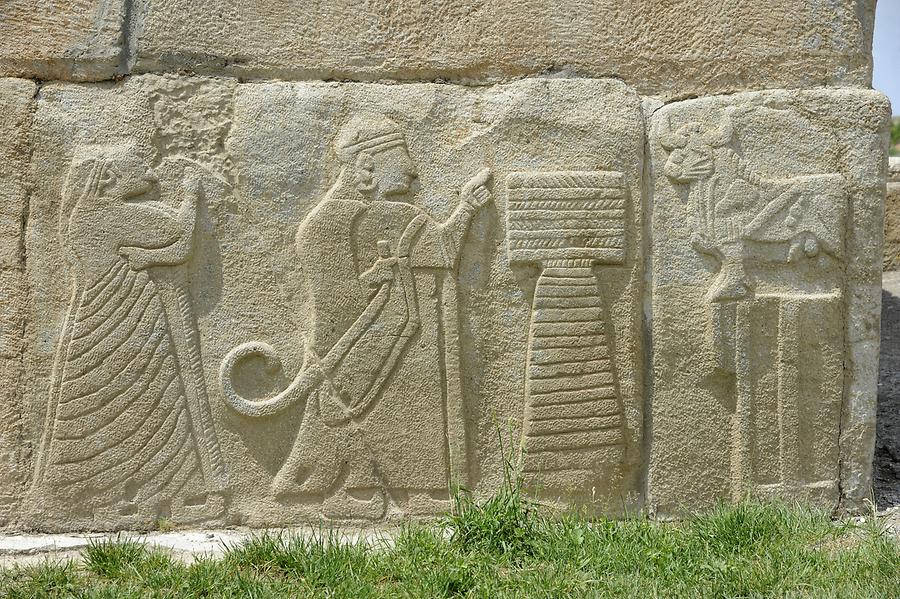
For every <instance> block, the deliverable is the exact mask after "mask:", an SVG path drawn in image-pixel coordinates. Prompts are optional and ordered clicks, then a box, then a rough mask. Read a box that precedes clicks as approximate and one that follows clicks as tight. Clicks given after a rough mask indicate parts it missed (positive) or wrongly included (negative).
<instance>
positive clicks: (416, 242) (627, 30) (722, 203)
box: [0, 0, 900, 530]
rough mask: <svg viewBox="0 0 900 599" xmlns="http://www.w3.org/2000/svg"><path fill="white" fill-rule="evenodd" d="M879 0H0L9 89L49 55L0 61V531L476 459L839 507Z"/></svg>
mask: <svg viewBox="0 0 900 599" xmlns="http://www.w3.org/2000/svg"><path fill="white" fill-rule="evenodd" d="M873 20H874V1H873V0H813V1H803V2H801V1H800V0H777V1H775V2H771V1H767V2H762V1H761V0H753V1H751V2H721V1H716V2H713V1H706V0H702V1H700V2H697V1H696V0H695V1H693V2H686V1H682V0H678V1H675V2H664V3H661V2H655V1H651V0H628V1H622V0H591V1H590V2H583V1H577V2H568V1H566V2H556V3H546V2H532V1H527V2H524V3H518V4H513V3H509V2H497V1H494V2H470V1H469V0H454V1H453V2H432V3H421V2H419V3H411V2H405V1H403V2H400V1H394V0H392V1H390V2H363V3H359V2H355V3H351V2H346V1H343V0H342V1H339V2H330V3H326V2H318V3H300V2H280V3H279V2H271V1H266V2H254V3H246V2H236V1H231V0H228V1H224V2H188V1H185V0H108V1H107V0H104V1H103V2H91V1H89V0H84V1H78V2H75V3H49V4H48V3H37V2H33V1H28V0H12V1H8V2H4V3H2V5H0V75H17V76H24V77H31V78H35V79H39V80H41V81H30V80H26V79H2V80H0V110H2V114H3V116H4V119H3V121H2V123H0V200H2V204H0V206H2V208H0V289H2V292H3V294H2V298H3V299H2V301H3V303H2V311H0V383H2V388H3V391H2V395H0V526H3V527H6V528H8V529H43V530H76V529H81V530H94V529H128V528H135V527H138V528H142V527H152V526H153V525H154V524H155V523H156V522H157V521H158V520H159V519H165V520H166V521H168V522H174V523H176V524H178V525H191V524H197V525H204V526H213V525H238V524H245V525H248V526H265V525H279V524H281V525H293V524H296V523H298V522H304V521H312V522H321V521H323V520H325V521H329V522H347V521H352V522H357V523H358V522H361V521H382V520H389V519H392V518H397V517H401V516H412V517H417V516H427V515H432V514H435V513H438V512H441V511H444V510H446V509H447V508H448V506H449V491H450V489H451V488H452V487H453V486H455V485H463V486H465V487H466V488H469V489H472V490H473V491H474V492H475V493H476V494H486V493H489V492H491V491H492V490H494V489H496V487H497V486H498V485H499V484H500V482H501V481H502V477H503V474H504V467H505V465H506V462H507V461H510V462H513V463H515V464H516V465H517V466H520V467H521V469H522V471H523V473H524V476H525V482H526V484H527V486H528V489H529V491H530V492H532V493H534V494H535V495H538V496H540V497H541V498H543V499H545V500H547V501H551V502H559V503H563V504H573V503H574V504H578V505H582V506H585V507H586V508H587V509H589V510H591V511H594V512H597V513H604V514H620V513H622V512H623V511H624V510H632V509H640V508H647V509H648V511H650V512H652V513H656V514H659V515H669V514H677V513H680V512H681V511H682V510H683V509H684V508H689V509H694V508H697V507H700V506H703V505H710V504H712V503H713V502H715V501H717V500H719V499H722V498H726V499H737V498H739V497H741V496H742V495H744V494H746V493H758V494H763V495H780V496H787V497H790V498H796V499H805V500H811V501H815V502H819V503H821V504H822V505H824V506H828V507H831V508H845V509H850V510H853V509H857V508H859V507H860V505H861V503H862V502H863V500H864V499H866V498H867V497H869V496H870V493H871V488H872V478H873V472H872V455H873V445H874V444H875V443H876V441H875V420H874V419H875V412H876V395H877V390H876V380H877V374H878V373H877V371H876V369H877V363H878V360H877V355H878V344H879V314H880V301H881V286H880V283H881V280H880V276H881V264H880V261H881V256H882V255H884V256H885V259H884V264H885V266H886V267H888V266H889V263H890V264H893V263H894V261H896V260H898V259H900V258H898V252H900V241H898V240H895V239H894V233H893V229H894V227H893V225H892V223H893V220H895V219H896V217H897V213H898V211H897V210H895V209H894V207H893V204H892V203H891V202H893V200H890V201H889V203H888V211H887V214H888V217H887V224H886V225H885V222H884V221H883V200H884V197H885V179H886V174H885V166H886V164H887V158H886V147H887V137H888V123H889V117H888V114H889V108H888V105H887V101H886V99H885V98H884V97H883V96H881V95H880V94H878V93H876V92H873V91H872V90H870V89H868V86H869V83H870V66H871V60H870V43H871V32H872V25H873ZM281 79H284V80H286V81H279V80H281ZM348 80H356V81H357V82H355V83H352V82H349V81H348ZM513 80H515V81H513ZM379 81H381V83H378V82H379ZM448 82H450V83H448ZM386 83H390V84H386ZM803 88H807V89H803ZM688 98H693V99H688ZM892 189H893V188H892ZM885 226H887V228H888V233H887V236H888V246H887V250H884V248H883V247H882V243H883V231H884V230H885ZM897 229H898V230H900V227H898V228H897ZM889 304H890V302H887V301H886V309H888V308H890V305H889ZM891 326H893V325H889V326H886V329H885V330H886V331H888V332H889V331H890V327H891ZM891 352H893V350H891V349H889V351H888V352H887V353H886V354H885V355H886V356H891V355H893V354H892V353H891ZM884 372H885V370H884V367H882V388H881V392H880V395H879V397H880V404H879V405H880V406H881V408H880V409H882V411H884V410H889V409H890V408H889V406H890V405H891V403H890V401H889V400H890V398H891V397H894V395H895V394H894V391H893V390H892V389H893V386H892V385H893V383H892V382H891V381H888V382H887V383H885V381H886V380H887V379H886V378H885V375H884ZM885 398H888V399H887V400H885ZM886 406H888V407H886ZM892 422H893V420H891V419H890V418H887V419H882V423H881V429H880V433H879V437H878V439H879V441H878V451H879V456H881V457H882V458H884V456H890V455H893V454H892V452H893V451H894V450H893V449H891V448H892V447H894V446H893V445H891V444H890V443H887V444H884V443H882V440H883V439H886V437H885V436H884V435H885V434H888V435H890V434H892V433H890V430H893V429H892V427H893V426H894V425H893V424H892ZM885 431H888V432H887V433H885ZM879 464H880V465H879V471H878V474H877V478H878V483H879V485H880V486H879V488H878V493H879V494H880V495H878V497H881V498H884V497H886V496H887V495H885V494H884V488H885V486H884V484H883V482H884V481H885V480H888V479H890V477H891V476H893V474H892V472H893V471H892V470H891V468H888V469H887V470H885V469H884V468H883V467H882V465H883V464H884V460H883V459H882V461H880V462H879ZM885 477H887V478H885ZM879 501H882V499H879Z"/></svg>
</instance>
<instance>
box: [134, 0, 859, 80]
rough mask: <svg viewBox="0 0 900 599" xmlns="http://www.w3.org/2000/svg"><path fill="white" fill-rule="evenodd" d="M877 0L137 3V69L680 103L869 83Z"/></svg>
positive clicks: (164, 0) (159, 0)
mask: <svg viewBox="0 0 900 599" xmlns="http://www.w3.org/2000/svg"><path fill="white" fill-rule="evenodd" d="M874 12H875V2H874V0H864V1H859V0H836V1H835V0H812V1H809V0H774V1H773V0H752V1H746V0H745V1H742V2H721V1H720V0H699V1H698V0H670V1H667V2H659V1H658V0H626V1H623V0H590V1H583V0H559V1H556V2H545V1H543V0H523V1H518V2H510V1H509V0H488V1H483V0H452V1H447V0H426V1H422V0H389V1H383V0H366V1H358V0H336V1H331V2H302V1H299V0H281V1H271V0H269V1H258V2H244V1H240V0H225V1H216V2H211V1H203V2H198V1H197V0H134V2H133V8H132V23H131V27H130V29H129V31H130V34H129V35H130V39H131V42H132V43H131V45H132V46H133V49H134V52H133V54H132V55H131V57H130V58H131V60H132V61H133V68H134V70H135V71H136V72H153V71H172V70H175V71H182V70H184V71H188V72H193V73H197V74H210V75H219V74H227V75H235V76H238V77H245V78H280V79H298V78H304V79H305V78H312V79H337V80H340V79H349V80H381V79H397V80H418V81H422V80H426V81H427V80H449V81H455V82H464V81H479V82H484V81H496V80H505V79H509V78H510V77H519V76H524V75H533V74H538V73H548V72H549V73H554V72H563V73H569V74H575V75H580V76H588V77H616V78H619V79H622V80H623V81H625V82H626V83H628V84H630V85H632V86H634V87H635V88H636V89H638V91H639V92H641V93H646V94H654V95H661V96H667V97H683V96H686V95H696V94H702V93H711V92H724V91H740V90H743V89H748V88H773V87H802V86H823V85H868V84H869V83H870V80H871V61H870V54H869V53H870V48H871V35H872V27H873V23H874Z"/></svg>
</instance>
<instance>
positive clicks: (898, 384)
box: [874, 272, 900, 509]
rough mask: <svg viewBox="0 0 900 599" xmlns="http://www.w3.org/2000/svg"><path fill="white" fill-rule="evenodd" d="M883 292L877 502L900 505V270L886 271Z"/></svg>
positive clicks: (879, 376)
mask: <svg viewBox="0 0 900 599" xmlns="http://www.w3.org/2000/svg"><path fill="white" fill-rule="evenodd" d="M882 287H883V290H882V294H881V359H880V363H879V369H878V427H877V435H876V442H875V472H874V487H875V504H876V505H877V506H878V508H879V509H886V508H895V509H896V507H897V506H900V272H886V273H884V276H883V281H882Z"/></svg>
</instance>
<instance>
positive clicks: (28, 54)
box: [0, 0, 127, 81]
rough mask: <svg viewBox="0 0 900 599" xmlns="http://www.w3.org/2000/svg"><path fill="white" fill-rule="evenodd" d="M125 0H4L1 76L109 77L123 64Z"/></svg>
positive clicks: (1, 5) (0, 30)
mask: <svg viewBox="0 0 900 599" xmlns="http://www.w3.org/2000/svg"><path fill="white" fill-rule="evenodd" d="M125 6H126V0H4V1H3V2H2V3H0V75H6V76H12V77H32V78H36V79H71V80H76V81H81V80H98V79H109V78H111V77H113V76H114V75H115V74H117V73H119V72H121V69H120V67H122V66H124V65H125V49H124V39H125V38H124V25H125V18H126V12H127V11H126V10H125Z"/></svg>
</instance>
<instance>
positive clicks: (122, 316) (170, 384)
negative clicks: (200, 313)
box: [34, 145, 224, 522]
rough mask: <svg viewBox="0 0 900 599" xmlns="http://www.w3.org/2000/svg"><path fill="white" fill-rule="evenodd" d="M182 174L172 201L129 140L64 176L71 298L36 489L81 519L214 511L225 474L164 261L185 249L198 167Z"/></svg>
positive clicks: (185, 300)
mask: <svg viewBox="0 0 900 599" xmlns="http://www.w3.org/2000/svg"><path fill="white" fill-rule="evenodd" d="M169 166H170V164H169V163H166V164H165V165H164V167H169ZM178 170H183V171H184V172H185V173H187V174H186V175H185V183H184V185H183V187H182V191H181V195H180V198H178V200H179V204H178V208H177V209H176V208H172V207H171V206H170V205H169V203H168V202H167V201H166V198H163V197H161V194H160V182H159V178H158V176H157V173H156V172H155V171H154V170H153V169H151V168H150V167H149V165H148V164H146V162H144V160H143V159H142V158H141V157H140V155H139V154H138V152H137V150H136V149H135V148H134V147H133V146H129V145H122V146H119V145H108V146H101V147H91V148H84V149H83V150H82V151H81V152H80V153H79V154H77V155H76V157H75V158H74V159H73V161H72V165H71V168H70V171H69V175H68V177H67V179H66V184H65V187H64V191H63V197H62V202H61V206H60V212H59V228H58V233H59V240H60V243H61V246H62V247H63V249H64V251H65V252H66V255H67V257H68V259H69V261H70V269H71V273H72V298H71V301H70V304H69V309H68V311H67V314H66V319H65V323H64V326H63V330H62V334H61V337H60V343H59V349H58V352H57V359H56V364H55V371H54V380H53V383H52V389H51V396H50V401H49V405H48V411H47V415H46V425H45V430H44V435H43V439H42V443H41V447H40V451H39V454H38V462H37V467H36V473H35V479H34V493H35V494H36V495H49V496H52V497H56V498H57V499H59V500H65V501H68V502H70V503H72V504H73V505H74V506H75V507H76V508H77V509H79V510H83V511H84V512H85V514H84V515H85V516H86V517H91V514H93V515H94V516H97V515H100V514H104V515H105V517H106V518H111V519H112V521H114V522H116V521H119V520H117V518H124V520H121V521H122V522H131V520H128V518H130V517H138V518H140V520H137V521H135V522H146V521H147V520H149V521H150V522H152V521H153V520H155V519H156V518H157V517H159V515H160V514H178V516H179V517H184V516H185V515H187V514H188V513H189V512H202V508H209V509H213V510H215V511H220V510H221V505H217V506H213V505H212V504H209V494H210V492H212V491H216V490H218V489H219V488H220V484H221V482H222V479H223V478H224V475H223V470H222V464H221V457H220V453H219V450H218V443H217V442H216V440H215V430H214V428H213V427H212V421H211V416H210V415H209V413H208V409H209V408H208V405H207V404H206V394H205V385H204V383H203V379H202V372H199V347H198V346H197V345H196V343H197V340H196V331H195V330H194V329H193V327H194V323H193V320H192V316H191V314H190V299H189V296H188V295H187V291H186V290H185V289H183V288H179V287H178V286H177V284H176V282H175V280H174V279H172V278H171V277H170V276H169V275H168V274H167V273H166V269H165V268H162V267H171V266H174V265H178V264H182V263H184V262H185V261H187V260H188V259H189V258H190V257H191V253H192V250H193V236H194V227H195V222H196V218H197V202H198V198H199V196H200V195H201V193H202V187H201V184H200V182H199V167H195V166H193V165H190V164H187V165H185V164H181V165H180V169H178ZM192 171H194V172H192ZM198 377H199V378H198ZM198 515H200V516H204V515H205V516H213V515H217V514H216V513H208V512H207V513H198Z"/></svg>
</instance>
